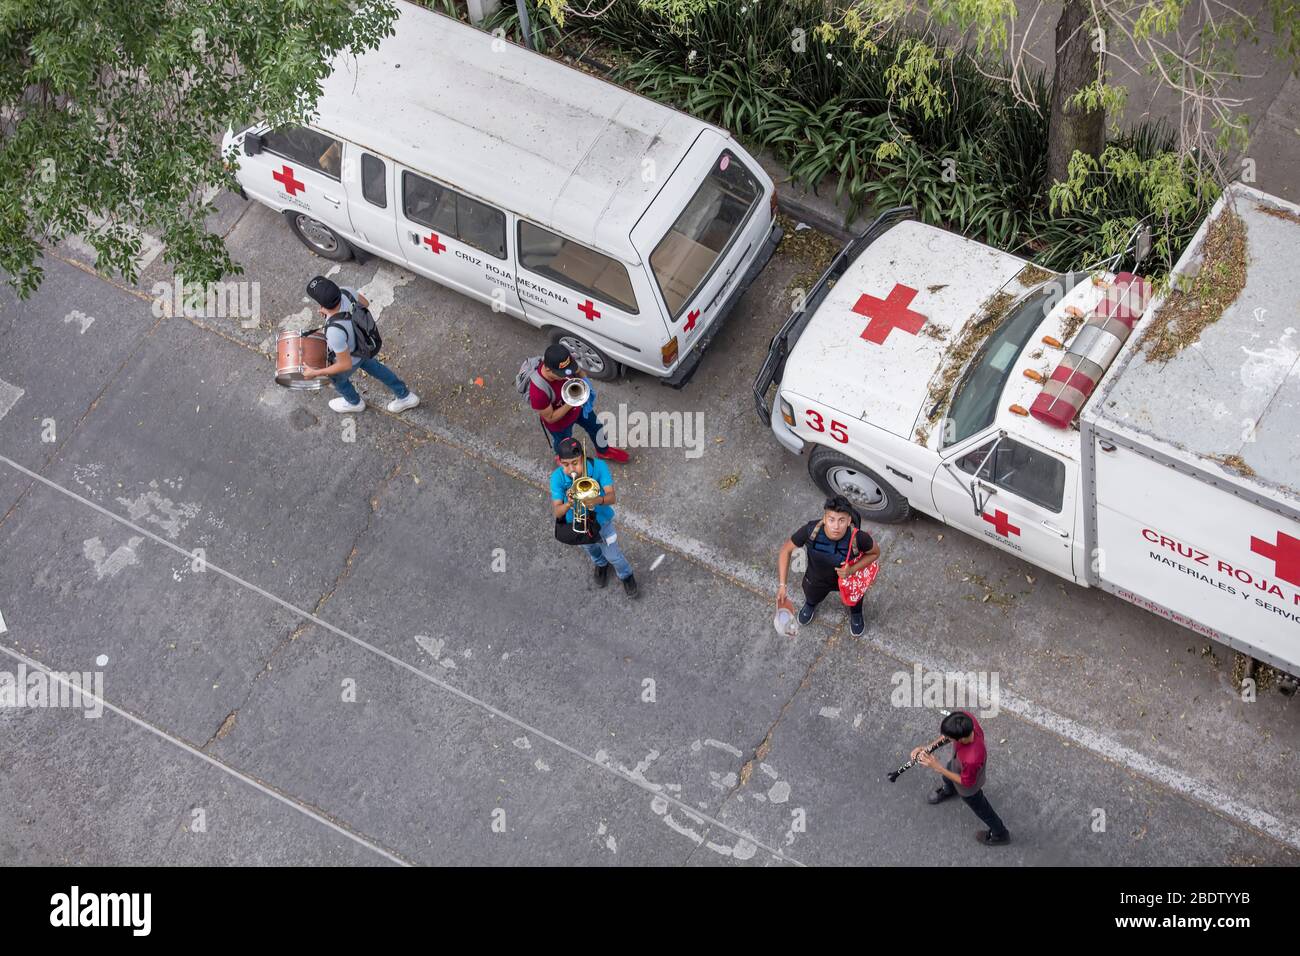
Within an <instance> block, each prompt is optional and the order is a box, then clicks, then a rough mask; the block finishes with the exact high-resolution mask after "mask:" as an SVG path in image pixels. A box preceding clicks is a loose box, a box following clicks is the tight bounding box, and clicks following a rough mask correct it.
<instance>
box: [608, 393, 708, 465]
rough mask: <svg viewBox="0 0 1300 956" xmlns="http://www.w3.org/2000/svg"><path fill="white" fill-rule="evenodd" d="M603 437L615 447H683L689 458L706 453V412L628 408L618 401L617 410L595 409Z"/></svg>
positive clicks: (625, 404) (624, 403)
mask: <svg viewBox="0 0 1300 956" xmlns="http://www.w3.org/2000/svg"><path fill="white" fill-rule="evenodd" d="M596 420H597V421H598V422H600V432H601V438H602V439H603V440H604V441H605V442H606V443H607V444H610V445H613V446H615V447H616V448H684V449H686V457H687V458H699V457H700V456H701V455H703V454H704V413H703V412H663V411H660V412H644V411H640V410H636V411H628V407H627V403H626V402H619V403H618V411H617V413H615V412H612V411H603V412H597V413H596Z"/></svg>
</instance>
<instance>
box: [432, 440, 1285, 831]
mask: <svg viewBox="0 0 1300 956" xmlns="http://www.w3.org/2000/svg"><path fill="white" fill-rule="evenodd" d="M420 427H422V428H423V429H424V430H426V431H428V432H431V433H432V434H433V435H434V436H435V437H438V438H441V439H442V440H444V441H446V442H448V443H450V444H453V445H459V446H460V447H461V448H465V449H468V450H469V451H471V452H473V453H474V454H475V455H477V456H478V457H480V458H483V459H485V460H486V461H488V462H490V463H492V464H494V465H496V466H497V467H498V468H500V469H501V470H503V471H506V472H510V473H513V474H516V475H518V476H520V477H522V478H525V479H527V480H529V481H532V482H533V483H534V484H539V485H546V484H547V483H548V479H549V477H550V470H549V469H547V468H545V467H544V466H542V465H540V464H538V462H537V461H536V460H535V459H532V458H525V457H523V456H521V455H516V454H514V453H513V452H510V451H507V450H505V449H501V448H498V447H496V446H495V445H492V444H490V443H488V442H487V441H485V440H483V439H482V438H480V437H479V436H478V435H473V434H470V433H467V432H464V431H461V430H460V429H458V428H452V427H449V426H447V425H444V424H441V423H438V424H426V423H424V422H421V423H420ZM619 524H621V525H622V526H623V528H624V529H626V530H631V531H633V532H635V533H637V534H639V535H642V536H644V537H647V538H650V539H652V540H654V541H655V542H656V543H658V544H666V545H668V546H669V547H671V548H672V549H673V550H674V551H677V552H678V553H680V554H683V555H685V556H686V557H689V558H693V559H695V560H696V561H698V562H699V563H700V564H703V565H704V566H706V567H708V568H711V569H713V570H714V571H715V572H717V573H718V574H722V575H724V576H726V577H729V578H731V579H733V580H735V581H739V582H740V583H742V584H745V585H747V586H749V587H750V588H751V589H753V590H754V591H755V592H757V593H759V594H767V593H769V592H770V590H771V587H770V585H771V571H770V570H760V569H759V568H756V567H753V566H752V565H748V564H741V563H739V562H737V561H734V560H733V559H731V558H730V557H728V556H727V555H726V554H724V553H722V552H720V551H717V550H715V549H714V548H712V547H710V546H709V545H707V544H705V543H704V542H702V541H700V540H698V539H696V538H692V537H690V536H689V535H684V534H682V533H681V532H680V531H678V530H677V529H676V528H673V527H669V526H667V525H664V524H661V523H660V522H658V521H655V520H654V519H651V518H647V517H645V516H643V515H640V514H638V513H636V512H635V511H630V510H628V509H627V508H623V509H622V510H621V511H620V513H619ZM801 550H802V549H800V550H799V551H796V552H795V554H796V555H797V554H799V553H801ZM869 639H870V640H871V641H872V642H873V643H874V644H875V645H876V646H877V647H878V648H880V649H881V650H883V651H884V652H885V653H887V654H889V655H890V656H891V657H894V658H896V659H898V660H902V661H906V662H908V663H912V664H917V663H919V664H920V665H921V666H922V668H924V669H925V670H926V671H941V672H943V673H957V672H961V671H962V668H959V667H955V666H953V665H952V664H951V663H950V662H948V661H943V660H938V659H936V658H932V657H931V656H930V655H929V654H927V653H925V652H924V651H922V650H920V649H919V648H917V647H915V646H914V645H911V644H909V643H908V642H906V641H903V640H898V639H894V638H890V637H887V636H885V635H884V634H882V633H881V632H880V630H879V629H875V630H873V632H872V633H871V634H870V635H869ZM998 703H999V706H1000V707H1001V708H1002V710H1004V711H1006V712H1008V713H1012V714H1015V715H1016V716H1017V717H1019V718H1021V719H1022V720H1025V721H1027V722H1028V723H1031V724H1033V725H1035V726H1037V727H1039V728H1040V729H1042V730H1047V731H1049V732H1051V733H1053V734H1057V735H1058V736H1060V737H1064V738H1065V739H1066V740H1069V741H1072V742H1074V743H1076V744H1079V745H1080V746H1082V747H1085V748H1087V749H1088V750H1090V751H1092V752H1093V753H1095V754H1097V755H1098V756H1100V757H1103V758H1105V759H1107V760H1110V761H1112V762H1114V763H1117V764H1119V765H1121V766H1124V767H1127V768H1128V769H1130V770H1133V771H1135V772H1136V773H1139V774H1142V775H1143V776H1145V777H1148V778H1149V779H1151V780H1153V781H1155V782H1156V783H1158V784H1160V785H1161V786H1163V787H1167V788H1168V789H1170V790H1172V791H1174V792H1176V793H1178V794H1180V795H1182V796H1183V797H1186V798H1188V799H1191V800H1195V801H1197V802H1198V803H1202V804H1205V805H1206V806H1207V807H1208V808H1209V809H1211V810H1213V811H1214V812H1217V813H1219V814H1221V815H1223V816H1226V817H1229V818H1231V819H1233V820H1236V821H1237V822H1238V823H1242V824H1244V825H1246V826H1249V827H1252V828H1254V829H1256V830H1258V831H1260V832H1262V833H1266V834H1268V835H1269V836H1271V837H1273V838H1274V839H1276V840H1278V841H1280V842H1282V843H1285V844H1286V845H1288V846H1290V847H1292V848H1293V849H1297V850H1300V826H1298V825H1296V824H1295V823H1292V822H1289V821H1286V820H1282V819H1280V818H1278V817H1276V816H1274V815H1273V814H1271V813H1269V812H1267V811H1265V810H1260V809H1259V808H1257V807H1252V806H1250V805H1249V804H1247V803H1245V802H1244V801H1242V800H1239V799H1237V798H1236V797H1232V796H1230V795H1229V794H1227V793H1225V792H1223V791H1222V790H1219V789H1218V788H1216V787H1213V786H1211V785H1210V784H1207V783H1205V782H1204V781H1201V780H1198V779H1196V778H1195V777H1193V776H1191V775H1190V774H1187V773H1184V772H1183V771H1181V770H1175V769H1174V768H1172V767H1168V766H1166V765H1165V764H1162V763H1160V762H1159V761H1157V760H1153V759H1151V758H1150V757H1147V756H1146V755H1145V754H1143V753H1141V752H1139V751H1137V750H1134V749H1132V748H1131V747H1127V746H1125V745H1124V744H1121V743H1119V742H1118V741H1115V740H1112V739H1111V738H1110V737H1107V736H1106V735H1105V734H1104V733H1101V732H1100V731H1097V730H1094V729H1093V728H1091V727H1088V726H1086V725H1085V724H1082V723H1080V722H1078V721H1076V720H1072V719H1070V718H1068V717H1064V716H1062V715H1060V714H1057V713H1055V712H1054V711H1052V710H1050V709H1049V708H1047V707H1043V706H1041V705H1039V704H1036V703H1034V702H1033V701H1032V700H1030V699H1029V698H1027V697H1021V696H1020V695H1018V694H1016V693H1014V692H1013V691H1011V690H1009V689H1007V688H1006V687H1003V688H1001V697H1000V700H999V702H998ZM764 849H767V848H766V847H764Z"/></svg>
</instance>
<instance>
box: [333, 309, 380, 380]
mask: <svg viewBox="0 0 1300 956" xmlns="http://www.w3.org/2000/svg"><path fill="white" fill-rule="evenodd" d="M343 295H345V296H347V298H348V301H349V302H351V303H352V311H351V312H350V313H348V316H347V317H348V319H349V320H351V322H352V332H353V340H354V342H355V343H356V351H357V355H358V361H364V360H365V359H368V358H374V357H375V356H376V355H378V354H379V350H380V349H381V348H383V345H384V337H383V336H382V335H380V334H379V326H378V325H376V324H375V317H374V316H373V315H371V314H370V310H369V309H367V308H366V307H365V306H364V305H362V304H361V303H360V302H358V301H357V300H356V299H354V298H352V297H351V296H348V294H347V293H346V292H344V293H343ZM331 325H332V326H334V327H335V328H336V329H341V330H342V331H343V334H344V335H346V334H347V330H346V329H344V328H343V322H342V321H341V320H339V319H337V318H335V319H330V321H329V322H327V323H325V328H327V329H328V328H329V327H330V326H331ZM329 360H330V364H331V365H332V364H333V363H334V353H333V352H331V353H330V355H329Z"/></svg>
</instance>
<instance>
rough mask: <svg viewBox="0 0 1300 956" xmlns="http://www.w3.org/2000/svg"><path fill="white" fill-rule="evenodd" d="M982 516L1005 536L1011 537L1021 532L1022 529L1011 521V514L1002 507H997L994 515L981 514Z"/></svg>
mask: <svg viewBox="0 0 1300 956" xmlns="http://www.w3.org/2000/svg"><path fill="white" fill-rule="evenodd" d="M980 517H981V518H983V519H984V520H985V521H987V522H988V523H989V524H991V525H993V530H994V531H996V532H997V533H998V534H1000V535H1002V537H1004V538H1010V537H1011V535H1013V534H1020V529H1019V528H1017V527H1016V526H1015V525H1013V524H1012V523H1011V516H1010V515H1009V514H1007V513H1006V512H1005V511H1003V510H1002V509H1001V508H998V509H995V510H994V512H993V514H992V516H989V515H980ZM1008 532H1010V533H1008Z"/></svg>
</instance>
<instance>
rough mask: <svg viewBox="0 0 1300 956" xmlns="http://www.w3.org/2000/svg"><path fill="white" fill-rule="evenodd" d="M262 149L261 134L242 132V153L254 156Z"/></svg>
mask: <svg viewBox="0 0 1300 956" xmlns="http://www.w3.org/2000/svg"><path fill="white" fill-rule="evenodd" d="M261 151H262V136H261V134H259V133H245V134H244V155H246V156H256V155H257V154H258V153H260V152H261Z"/></svg>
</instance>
